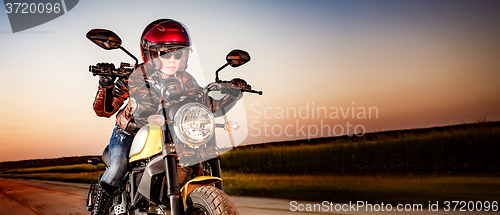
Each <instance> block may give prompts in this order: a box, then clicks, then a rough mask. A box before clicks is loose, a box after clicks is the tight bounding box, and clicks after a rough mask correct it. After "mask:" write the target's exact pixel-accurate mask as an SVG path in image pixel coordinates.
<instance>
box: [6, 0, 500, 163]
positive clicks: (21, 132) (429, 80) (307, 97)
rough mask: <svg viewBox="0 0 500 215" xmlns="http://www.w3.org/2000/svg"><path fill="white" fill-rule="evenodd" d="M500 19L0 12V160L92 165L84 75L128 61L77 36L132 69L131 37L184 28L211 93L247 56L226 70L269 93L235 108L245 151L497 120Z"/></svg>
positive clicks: (171, 5) (90, 82)
mask: <svg viewBox="0 0 500 215" xmlns="http://www.w3.org/2000/svg"><path fill="white" fill-rule="evenodd" d="M498 11H500V2H499V1H481V0H478V1H469V0H467V1H460V0H449V1H445V0H441V1H435V0H429V1H423V0H419V1H396V0H395V1H372V0H369V1H314V0H313V1H305V0H304V1H290V0H283V1H257V0H254V1H215V0H214V1H194V0H189V1H140V2H139V1H104V2H101V1H97V0H95V1H90V0H89V1H80V2H79V3H78V4H77V5H76V6H75V8H74V9H72V10H71V11H69V12H68V13H66V14H64V15H63V16H61V17H59V18H57V19H55V20H52V21H50V22H47V23H45V24H42V25H40V26H37V27H34V28H32V29H28V30H26V31H22V32H18V33H12V31H11V27H10V24H9V19H8V17H7V14H6V12H5V10H0V59H1V61H0V62H1V63H2V70H1V71H0V73H1V79H0V98H1V101H2V102H1V106H0V114H1V115H2V119H1V120H0V146H1V149H0V161H12V160H23V159H37V158H54V157H63V156H79V155H95V154H100V153H101V152H102V149H103V148H104V147H105V146H106V144H107V142H108V140H109V137H110V134H111V131H112V129H113V126H114V116H112V118H110V119H106V118H99V117H97V116H96V115H95V113H94V111H93V110H92V103H93V100H94V96H95V93H96V90H97V81H98V79H97V77H93V76H92V75H91V74H89V73H88V71H87V69H88V66H89V65H91V64H96V63H99V62H112V63H115V65H118V64H119V63H120V62H132V60H131V59H130V58H129V57H128V56H127V55H126V54H124V53H123V52H121V51H119V50H113V51H105V50H103V49H101V48H99V47H97V46H96V45H94V44H93V43H92V42H90V41H89V40H88V39H87V38H86V37H85V34H86V33H87V32H88V31H89V30H90V29H93V28H106V29H111V30H113V31H114V32H116V33H117V34H118V35H120V37H121V38H122V40H123V46H124V47H125V48H127V49H128V50H129V51H130V52H132V53H133V54H134V55H136V56H137V57H138V58H140V49H139V39H140V35H141V33H142V31H143V29H144V27H145V26H146V25H147V24H149V23H150V22H151V21H153V20H156V19H158V18H172V19H175V20H178V21H181V22H182V23H184V24H185V25H186V26H187V27H188V29H189V32H190V35H191V38H192V41H193V43H194V44H195V47H196V56H197V57H198V58H199V62H200V65H199V67H200V68H202V69H203V74H204V75H205V79H206V80H207V82H210V81H212V80H213V79H214V71H215V70H216V69H217V68H218V67H220V66H221V65H223V64H224V63H225V60H224V58H225V56H226V54H227V53H228V52H229V51H231V50H232V49H235V48H238V49H243V50H246V51H248V52H249V53H250V55H251V57H252V60H251V61H250V62H249V63H248V64H245V65H243V66H242V67H241V68H236V69H233V68H227V69H225V70H223V71H222V72H221V79H224V80H227V79H231V78H234V77H240V78H243V79H245V80H246V81H247V82H248V83H249V84H251V85H252V87H253V88H254V89H257V90H262V91H264V95H263V96H258V95H254V94H247V95H245V97H244V99H243V100H244V103H243V104H244V108H245V110H246V115H247V126H248V137H247V138H246V139H245V141H244V142H243V143H244V144H248V143H260V142H268V141H279V140H292V139H304V138H308V134H309V137H311V138H314V137H319V136H321V131H323V136H328V132H330V136H334V135H335V134H333V133H334V132H336V134H337V135H345V134H348V133H347V130H346V129H347V127H349V126H346V124H347V123H349V125H352V126H351V127H350V134H352V133H353V132H361V131H364V132H373V131H383V130H394V129H409V128H422V127H432V126H445V125H451V124H459V123H463V122H466V123H470V122H475V121H478V120H482V119H485V118H486V119H488V120H495V121H497V120H500V93H499V92H500V39H499V38H500V13H498ZM190 68H191V69H194V68H195V66H192V67H190ZM188 71H189V68H188ZM370 109H371V110H372V111H371V112H369V111H368V110H370ZM353 110H354V113H353V112H352V111H353ZM363 110H365V111H363ZM294 111H295V112H294ZM313 111H314V114H313ZM318 112H319V114H318ZM370 113H371V118H370V117H369V116H370V115H369V114H370ZM355 126H357V128H358V130H357V131H353V129H354V127H355ZM301 127H302V130H300V128H301ZM328 127H329V128H328ZM317 128H319V131H317V130H316V129H317ZM321 128H323V129H321ZM308 129H309V130H308ZM342 129H343V130H342ZM341 131H343V132H341Z"/></svg>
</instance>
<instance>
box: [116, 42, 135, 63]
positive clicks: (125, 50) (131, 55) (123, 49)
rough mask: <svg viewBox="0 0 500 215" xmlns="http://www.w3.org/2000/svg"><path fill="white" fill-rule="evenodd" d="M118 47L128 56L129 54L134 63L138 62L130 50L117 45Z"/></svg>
mask: <svg viewBox="0 0 500 215" xmlns="http://www.w3.org/2000/svg"><path fill="white" fill-rule="evenodd" d="M119 48H120V49H121V50H122V51H124V52H125V53H127V54H128V56H130V57H131V58H133V59H134V60H135V65H137V64H139V61H138V60H137V58H136V57H135V56H134V55H133V54H132V53H130V52H128V51H127V49H125V48H123V47H122V46H119Z"/></svg>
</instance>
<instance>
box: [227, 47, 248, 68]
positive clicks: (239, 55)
mask: <svg viewBox="0 0 500 215" xmlns="http://www.w3.org/2000/svg"><path fill="white" fill-rule="evenodd" d="M226 61H227V63H228V64H229V65H231V66H232V67H238V66H241V65H243V64H245V63H246V62H248V61H250V55H249V54H248V52H246V51H243V50H238V49H235V50H233V51H231V52H229V54H227V56H226Z"/></svg>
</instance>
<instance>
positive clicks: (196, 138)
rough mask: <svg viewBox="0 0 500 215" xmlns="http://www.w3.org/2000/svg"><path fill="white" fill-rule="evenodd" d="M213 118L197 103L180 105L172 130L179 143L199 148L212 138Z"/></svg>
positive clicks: (204, 107) (209, 112) (208, 110)
mask: <svg viewBox="0 0 500 215" xmlns="http://www.w3.org/2000/svg"><path fill="white" fill-rule="evenodd" d="M214 129H215V118H214V115H213V114H212V112H211V111H210V109H208V108H207V107H206V106H204V105H201V104H199V103H187V104H185V105H182V106H181V107H180V108H179V110H177V112H176V113H175V115H174V130H175V133H176V134H177V137H178V138H179V140H180V141H182V142H184V143H185V144H187V145H189V146H191V147H195V148H197V147H199V146H201V145H203V144H205V143H206V142H208V141H209V140H210V138H212V136H213V135H214Z"/></svg>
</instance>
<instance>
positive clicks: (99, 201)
mask: <svg viewBox="0 0 500 215" xmlns="http://www.w3.org/2000/svg"><path fill="white" fill-rule="evenodd" d="M118 188H120V186H114V185H111V184H108V183H106V182H104V181H100V182H99V188H98V190H97V195H96V197H95V202H94V209H93V210H92V215H104V214H108V211H109V208H110V207H111V203H113V201H112V200H113V197H114V193H115V192H116V191H117V190H118Z"/></svg>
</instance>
